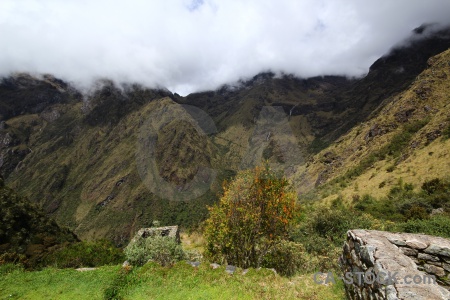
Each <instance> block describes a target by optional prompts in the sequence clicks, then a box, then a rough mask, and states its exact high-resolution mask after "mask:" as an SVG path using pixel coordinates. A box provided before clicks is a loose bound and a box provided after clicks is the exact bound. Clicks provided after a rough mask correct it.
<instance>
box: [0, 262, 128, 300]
mask: <svg viewBox="0 0 450 300" xmlns="http://www.w3.org/2000/svg"><path fill="white" fill-rule="evenodd" d="M119 269H120V267H119V266H112V267H102V268H100V269H97V270H95V271H89V272H78V271H76V270H74V269H53V268H49V269H44V270H42V271H34V272H26V271H23V270H21V269H16V270H14V271H12V272H8V273H6V274H2V275H0V278H1V279H0V299H33V300H37V299H102V298H103V290H104V289H106V288H107V287H108V285H109V283H110V282H111V281H112V280H113V279H114V278H115V276H116V274H117V272H118V270H119Z"/></svg>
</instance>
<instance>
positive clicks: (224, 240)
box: [205, 165, 296, 268]
mask: <svg viewBox="0 0 450 300" xmlns="http://www.w3.org/2000/svg"><path fill="white" fill-rule="evenodd" d="M295 202H296V194H295V193H294V192H293V191H292V190H291V189H290V187H289V183H288V181H287V180H286V178H284V177H282V176H277V175H276V174H275V173H274V172H273V171H271V170H270V168H269V167H268V166H267V165H266V166H265V167H257V168H255V169H253V170H247V171H241V172H239V173H238V174H237V176H236V178H235V180H234V181H232V182H231V183H230V184H229V185H228V186H225V187H224V195H223V196H222V198H221V199H220V201H219V203H217V204H216V205H214V206H212V207H209V212H210V217H209V219H207V220H206V226H205V238H206V241H207V249H206V253H205V254H206V255H207V257H209V258H210V259H211V260H215V261H221V262H223V261H226V262H227V263H229V264H233V265H236V266H240V267H243V268H247V267H250V266H252V267H258V266H260V265H261V262H262V259H263V257H264V255H266V253H268V251H269V250H270V249H271V247H273V245H275V244H276V242H277V241H279V240H280V239H283V238H285V237H286V236H287V233H288V226H289V221H290V220H291V219H292V218H293V214H294V211H295Z"/></svg>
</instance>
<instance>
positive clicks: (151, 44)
mask: <svg viewBox="0 0 450 300" xmlns="http://www.w3.org/2000/svg"><path fill="white" fill-rule="evenodd" d="M449 16H450V2H449V1H447V0H430V1H420V0H414V1H411V0H398V1H390V0H380V1H371V2H368V1H358V0H338V1H314V0H308V1H296V0H280V1H268V0H264V1H261V0H258V1H257V0H253V1H252V0H249V1H234V0H232V1H219V0H205V1H203V0H193V1H191V0H189V1H188V0H174V1H162V0H161V1H144V0H142V1H138V0H136V1H131V2H130V1H128V2H125V1H105V0H98V1H79V0H67V1H51V0H34V1H31V0H28V1H14V0H3V1H1V2H0V75H3V76H7V75H9V74H10V73H11V72H35V73H51V74H53V75H55V76H58V77H61V78H63V79H65V80H69V81H72V82H74V83H76V84H78V86H81V87H86V88H87V87H89V85H90V84H91V83H92V81H93V80H95V79H98V78H104V77H107V78H111V79H113V80H115V81H118V82H129V81H136V82H140V83H143V84H145V85H147V86H150V87H154V86H157V85H159V86H164V87H167V88H169V89H170V90H171V91H174V92H178V93H180V94H187V93H190V92H193V91H200V90H205V89H214V88H216V87H218V86H219V85H221V84H224V83H227V82H233V81H236V80H238V79H240V78H246V77H249V76H252V75H255V74H257V73H259V72H262V71H267V70H272V71H274V72H284V73H293V74H295V75H298V76H301V77H310V76H316V75H325V74H330V75H332V74H340V75H348V76H358V75H362V74H365V73H367V71H368V68H369V66H370V65H371V64H372V63H373V62H374V61H375V59H376V58H378V57H379V56H380V55H382V54H384V53H386V52H387V51H388V50H389V48H390V47H391V46H392V45H393V44H395V43H396V42H397V41H399V40H402V39H405V38H406V37H408V36H409V35H410V33H411V30H413V29H414V28H415V27H417V26H419V25H421V24H422V23H432V22H439V23H441V24H445V23H447V24H448V23H449Z"/></svg>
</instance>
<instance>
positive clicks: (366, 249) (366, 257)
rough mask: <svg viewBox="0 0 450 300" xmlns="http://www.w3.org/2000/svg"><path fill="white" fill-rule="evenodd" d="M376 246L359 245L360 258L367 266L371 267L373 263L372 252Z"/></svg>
mask: <svg viewBox="0 0 450 300" xmlns="http://www.w3.org/2000/svg"><path fill="white" fill-rule="evenodd" d="M375 250H376V248H375V247H374V246H362V247H361V253H360V255H361V260H362V261H363V263H365V264H366V266H368V267H373V266H374V264H375V259H374V257H373V254H374V253H375Z"/></svg>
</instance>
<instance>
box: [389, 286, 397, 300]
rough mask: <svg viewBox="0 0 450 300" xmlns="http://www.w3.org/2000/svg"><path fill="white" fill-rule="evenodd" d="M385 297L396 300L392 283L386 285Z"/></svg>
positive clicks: (395, 292) (395, 291)
mask: <svg viewBox="0 0 450 300" xmlns="http://www.w3.org/2000/svg"><path fill="white" fill-rule="evenodd" d="M386 299H387V300H398V297H397V290H396V289H395V287H394V286H393V285H388V286H386Z"/></svg>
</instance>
